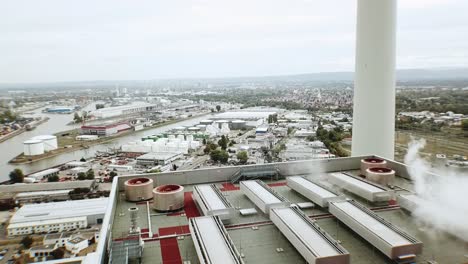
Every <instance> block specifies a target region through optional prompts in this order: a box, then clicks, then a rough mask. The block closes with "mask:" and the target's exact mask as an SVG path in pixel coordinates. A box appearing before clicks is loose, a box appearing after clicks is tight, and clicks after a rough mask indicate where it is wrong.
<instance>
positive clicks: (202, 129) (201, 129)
mask: <svg viewBox="0 0 468 264" xmlns="http://www.w3.org/2000/svg"><path fill="white" fill-rule="evenodd" d="M197 127H198V128H200V131H205V130H206V125H197Z"/></svg>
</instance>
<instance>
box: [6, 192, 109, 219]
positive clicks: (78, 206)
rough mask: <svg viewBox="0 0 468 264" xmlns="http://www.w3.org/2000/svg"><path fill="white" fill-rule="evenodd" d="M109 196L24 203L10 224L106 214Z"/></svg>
mask: <svg viewBox="0 0 468 264" xmlns="http://www.w3.org/2000/svg"><path fill="white" fill-rule="evenodd" d="M107 204H108V198H98V199H85V200H75V201H66V202H53V203H41V204H26V205H23V206H22V207H21V208H20V209H19V210H18V211H17V212H16V213H15V215H14V216H13V217H12V218H11V220H10V224H17V223H30V222H38V221H47V220H54V219H57V220H61V219H63V218H73V217H82V216H88V215H96V214H104V213H105V212H106V207H107Z"/></svg>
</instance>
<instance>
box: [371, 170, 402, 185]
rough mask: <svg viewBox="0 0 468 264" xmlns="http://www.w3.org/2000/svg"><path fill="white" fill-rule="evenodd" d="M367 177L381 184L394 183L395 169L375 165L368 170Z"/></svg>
mask: <svg viewBox="0 0 468 264" xmlns="http://www.w3.org/2000/svg"><path fill="white" fill-rule="evenodd" d="M366 179H367V180H369V181H371V182H375V183H377V184H380V185H384V186H386V185H393V182H394V181H395V171H394V170H392V169H389V168H381V167H374V168H368V169H367V170H366Z"/></svg>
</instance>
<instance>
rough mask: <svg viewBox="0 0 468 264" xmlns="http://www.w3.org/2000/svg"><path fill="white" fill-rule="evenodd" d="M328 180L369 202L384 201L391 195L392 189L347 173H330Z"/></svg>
mask: <svg viewBox="0 0 468 264" xmlns="http://www.w3.org/2000/svg"><path fill="white" fill-rule="evenodd" d="M328 180H329V182H331V183H333V184H334V185H337V186H339V187H341V188H343V189H345V190H347V191H349V192H351V193H354V194H356V195H358V196H360V197H362V198H364V199H366V200H368V201H371V202H386V201H389V200H390V199H392V197H393V191H390V190H387V189H385V188H384V187H382V186H379V185H378V184H375V183H372V182H368V181H366V180H364V179H361V178H358V177H355V176H352V175H350V174H347V173H342V172H338V173H330V174H329V175H328Z"/></svg>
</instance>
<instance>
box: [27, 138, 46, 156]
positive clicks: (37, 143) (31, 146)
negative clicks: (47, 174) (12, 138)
mask: <svg viewBox="0 0 468 264" xmlns="http://www.w3.org/2000/svg"><path fill="white" fill-rule="evenodd" d="M23 150H24V155H26V156H35V155H41V154H44V143H42V140H37V139H30V140H26V141H24V142H23Z"/></svg>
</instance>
